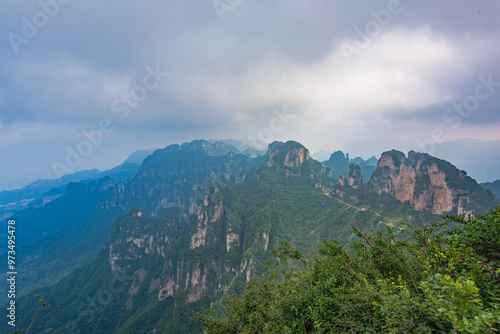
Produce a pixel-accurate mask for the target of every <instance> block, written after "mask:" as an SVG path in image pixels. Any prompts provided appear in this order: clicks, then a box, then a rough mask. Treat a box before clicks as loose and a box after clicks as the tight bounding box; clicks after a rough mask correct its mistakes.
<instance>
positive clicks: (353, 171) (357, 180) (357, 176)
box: [347, 164, 363, 189]
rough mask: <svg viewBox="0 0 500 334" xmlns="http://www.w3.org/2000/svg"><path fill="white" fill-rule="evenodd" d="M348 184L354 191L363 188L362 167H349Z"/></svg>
mask: <svg viewBox="0 0 500 334" xmlns="http://www.w3.org/2000/svg"><path fill="white" fill-rule="evenodd" d="M347 184H348V185H349V186H350V187H352V188H354V189H358V188H359V187H362V186H363V176H362V175H361V167H359V165H355V164H350V165H349V174H348V176H347Z"/></svg>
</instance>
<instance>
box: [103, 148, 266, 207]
mask: <svg viewBox="0 0 500 334" xmlns="http://www.w3.org/2000/svg"><path fill="white" fill-rule="evenodd" d="M262 160H263V159H260V158H253V159H252V158H250V157H248V156H246V155H243V154H238V153H235V152H233V151H232V149H231V147H229V146H225V145H223V144H221V143H219V142H216V143H215V144H211V143H209V142H206V141H202V140H200V141H193V142H191V143H184V144H182V145H170V146H167V147H166V148H164V149H161V150H157V151H156V152H155V153H154V154H152V155H151V156H149V157H148V158H146V159H145V160H144V163H143V165H142V167H141V168H140V170H139V173H138V174H137V175H136V177H134V178H133V179H132V180H130V181H129V182H128V183H127V184H123V183H119V184H118V185H117V186H116V187H114V188H112V189H110V191H109V193H108V194H107V197H106V199H105V200H104V201H102V203H101V207H102V208H109V207H114V206H116V207H120V208H122V209H125V210H128V208H130V207H132V206H134V205H135V206H139V207H140V208H141V209H142V210H143V211H144V212H145V213H147V214H150V213H151V214H154V215H163V214H166V213H170V212H173V213H177V214H179V213H180V214H181V215H184V216H187V215H190V214H196V212H197V209H198V205H199V201H200V199H202V198H203V194H204V192H205V191H206V190H207V188H208V186H209V185H210V184H211V183H212V182H218V181H222V180H230V181H231V182H233V183H236V184H237V183H241V182H243V181H244V180H245V179H246V177H247V174H248V172H249V171H250V170H252V169H255V168H257V167H258V166H259V165H263V164H264V162H263V161H262Z"/></svg>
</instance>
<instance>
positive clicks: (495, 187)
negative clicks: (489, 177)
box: [481, 180, 500, 199]
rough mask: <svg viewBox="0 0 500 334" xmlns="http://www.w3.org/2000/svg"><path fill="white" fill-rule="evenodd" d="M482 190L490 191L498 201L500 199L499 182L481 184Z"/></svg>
mask: <svg viewBox="0 0 500 334" xmlns="http://www.w3.org/2000/svg"><path fill="white" fill-rule="evenodd" d="M481 186H482V187H483V188H487V189H490V190H491V191H492V192H493V193H494V194H495V195H496V196H497V198H498V199H500V180H496V181H493V182H486V183H481Z"/></svg>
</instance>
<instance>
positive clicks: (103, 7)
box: [0, 0, 500, 189]
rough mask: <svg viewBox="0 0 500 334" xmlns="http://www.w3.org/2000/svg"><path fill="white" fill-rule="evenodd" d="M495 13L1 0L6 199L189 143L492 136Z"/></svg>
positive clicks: (475, 5) (365, 5)
mask: <svg viewBox="0 0 500 334" xmlns="http://www.w3.org/2000/svg"><path fill="white" fill-rule="evenodd" d="M499 15H500V2H498V1H495V0H475V1H469V0H442V1H426V0H422V1H411V0H401V1H397V0H389V1H374V0H360V1H334V0H316V1H311V0H307V1H306V0H293V1H290V0H286V1H285V0H275V1H269V0H253V1H250V0H220V1H219V0H215V1H213V0H207V1H205V0H198V1H179V0H171V1H154V0H151V1H142V2H140V1H128V0H120V1H116V0H109V1H105V2H103V1H95V0H87V1H76V0H39V1H33V0H23V1H3V3H2V11H1V13H0V156H1V157H2V164H1V165H0V189H8V188H14V187H19V186H22V185H25V184H27V183H29V182H31V181H34V180H35V179H38V178H56V177H58V176H61V175H63V174H65V173H70V172H74V171H77V170H83V169H90V168H98V169H101V170H105V169H108V168H111V167H113V166H116V165H118V164H120V163H121V162H122V161H123V160H125V159H126V157H127V156H128V155H129V154H131V153H132V152H133V151H135V150H138V149H146V148H150V147H165V146H167V145H169V144H172V143H182V142H185V141H191V140H193V139H198V138H204V139H226V138H236V139H243V140H249V141H254V142H255V141H258V142H271V141H273V140H281V141H285V140H289V139H293V140H296V141H299V142H301V143H302V144H304V145H305V146H306V147H307V148H309V150H310V151H311V152H315V151H319V150H322V149H324V150H327V151H328V152H333V151H334V150H338V149H342V148H343V147H356V145H352V143H356V142H358V143H359V142H361V143H368V145H369V143H370V142H372V141H373V142H375V141H377V142H381V141H382V142H385V143H388V145H390V144H391V143H398V142H405V143H410V146H412V147H413V148H415V149H417V150H422V151H427V152H429V153H433V147H434V144H438V143H442V142H446V141H451V140H454V139H459V138H470V139H475V140H486V141H493V140H500V131H499V130H500V62H499V61H498V59H500V20H499V19H498V17H499ZM349 145H350V146H349ZM358 146H359V145H358ZM353 153H354V154H355V153H356V152H351V155H353ZM366 158H367V157H366Z"/></svg>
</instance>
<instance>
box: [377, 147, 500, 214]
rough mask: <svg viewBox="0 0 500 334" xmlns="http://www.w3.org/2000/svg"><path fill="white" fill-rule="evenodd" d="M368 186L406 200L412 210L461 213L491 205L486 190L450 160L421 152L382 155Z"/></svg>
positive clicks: (402, 200) (490, 197) (490, 199)
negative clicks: (449, 161) (406, 154)
mask: <svg viewBox="0 0 500 334" xmlns="http://www.w3.org/2000/svg"><path fill="white" fill-rule="evenodd" d="M368 189H369V190H370V191H373V192H376V193H378V194H382V193H385V194H389V195H391V196H393V197H394V198H396V199H397V200H399V201H401V202H406V201H407V202H409V203H410V204H411V205H412V206H413V207H414V208H415V209H416V210H420V211H424V210H430V211H431V212H432V213H435V214H441V213H443V212H457V213H463V212H465V211H468V210H473V209H476V208H480V207H488V206H490V207H491V206H493V205H495V202H496V199H495V198H494V196H493V194H491V192H490V191H489V190H485V189H483V188H482V187H481V186H479V185H478V184H477V182H476V181H475V180H473V179H472V178H470V177H469V176H467V173H466V172H464V171H460V170H458V169H457V168H456V167H455V166H453V165H451V164H450V163H448V162H446V161H444V160H441V159H438V158H435V157H432V156H430V155H428V154H424V153H416V152H414V151H411V152H409V154H408V157H406V156H405V155H404V153H402V152H399V151H395V150H392V151H389V152H385V153H383V154H382V156H381V157H380V160H379V161H378V164H377V168H376V170H375V171H374V172H373V174H372V177H371V179H370V181H369V182H368Z"/></svg>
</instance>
